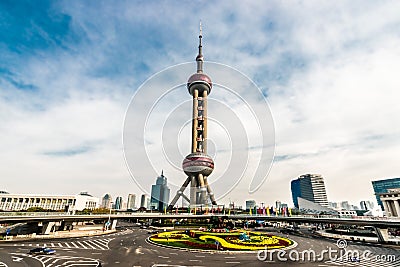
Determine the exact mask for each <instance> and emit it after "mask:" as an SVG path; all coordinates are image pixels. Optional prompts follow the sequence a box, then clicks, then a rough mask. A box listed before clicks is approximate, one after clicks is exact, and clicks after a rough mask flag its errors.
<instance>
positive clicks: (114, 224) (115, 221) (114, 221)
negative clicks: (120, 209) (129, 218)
mask: <svg viewBox="0 0 400 267" xmlns="http://www.w3.org/2000/svg"><path fill="white" fill-rule="evenodd" d="M116 226H117V219H113V220H112V223H111V228H110V229H111V230H115V227H116Z"/></svg>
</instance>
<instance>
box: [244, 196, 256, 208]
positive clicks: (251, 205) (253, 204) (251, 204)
mask: <svg viewBox="0 0 400 267" xmlns="http://www.w3.org/2000/svg"><path fill="white" fill-rule="evenodd" d="M255 207H256V201H255V200H252V199H251V200H246V210H252V209H254V208H255Z"/></svg>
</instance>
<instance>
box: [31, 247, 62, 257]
mask: <svg viewBox="0 0 400 267" xmlns="http://www.w3.org/2000/svg"><path fill="white" fill-rule="evenodd" d="M54 253H56V251H55V250H54V249H51V248H33V249H31V250H30V251H29V254H33V255H37V254H45V255H51V254H54Z"/></svg>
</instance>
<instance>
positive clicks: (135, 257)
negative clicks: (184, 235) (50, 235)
mask: <svg viewBox="0 0 400 267" xmlns="http://www.w3.org/2000/svg"><path fill="white" fill-rule="evenodd" d="M148 236H149V234H148V233H147V230H146V229H138V228H126V229H123V230H121V231H119V232H117V233H114V234H110V235H105V236H96V237H83V238H82V237H81V238H68V239H52V240H40V242H37V241H23V242H13V243H8V242H7V243H1V244H0V267H2V266H5V267H6V266H8V267H20V266H24V267H26V266H29V267H57V266H59V267H64V266H82V267H84V266H88V267H89V266H93V267H94V266H99V264H100V263H101V264H102V265H101V266H110V267H111V266H112V267H114V266H121V267H125V266H126V267H133V266H154V267H156V266H249V267H250V266H266V265H269V266H284V265H285V266H287V265H291V266H297V265H299V264H301V266H304V267H307V266H319V267H326V266H363V267H369V266H371V267H375V266H376V267H378V266H379V267H386V266H387V267H389V266H390V267H396V266H399V267H400V253H399V251H398V250H396V249H392V248H386V247H382V246H377V245H368V244H358V243H351V244H347V245H348V246H347V247H346V249H347V250H348V251H358V252H361V253H360V255H359V256H358V257H348V256H345V257H340V253H341V251H343V250H339V249H338V247H337V244H336V241H334V240H327V239H322V238H316V237H310V236H299V235H289V236H288V237H289V238H291V239H293V240H295V241H296V242H297V243H298V246H297V247H295V248H294V249H293V250H291V251H287V252H285V253H286V254H285V255H283V254H282V255H280V258H279V257H278V253H275V254H272V256H271V254H266V255H267V257H266V261H261V260H259V259H258V256H259V257H263V256H265V254H262V253H261V254H260V255H258V254H257V253H217V252H212V253H209V252H190V251H186V250H178V249H171V248H164V247H159V246H155V245H152V244H149V243H148V242H147V241H146V238H147V237H148ZM285 236H286V235H285ZM40 246H47V247H50V248H53V249H55V250H56V251H57V252H56V254H55V255H36V256H33V255H29V254H27V252H28V251H29V250H30V249H31V248H33V247H40ZM329 248H330V250H331V251H334V250H336V251H337V252H336V253H333V254H332V255H333V256H334V257H336V258H332V255H331V257H329V255H328V253H327V252H328V251H329ZM311 250H312V251H315V252H316V255H315V258H312V257H311V258H312V259H311V260H308V258H305V260H302V259H301V257H300V256H301V255H302V253H303V252H304V251H311ZM324 250H326V252H323V251H324ZM362 252H368V253H367V254H368V255H367V254H366V255H365V256H364V257H363V256H362ZM321 253H322V254H323V257H321V256H320V255H321ZM305 255H308V254H305ZM352 255H353V254H352ZM382 255H383V256H382ZM391 255H393V256H391ZM377 256H380V258H379V260H378V259H377ZM389 256H391V258H389ZM270 257H271V258H270ZM384 257H386V258H384ZM393 257H394V259H393ZM383 258H384V259H383ZM270 259H271V260H272V262H271V261H270Z"/></svg>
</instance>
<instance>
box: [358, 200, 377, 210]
mask: <svg viewBox="0 0 400 267" xmlns="http://www.w3.org/2000/svg"><path fill="white" fill-rule="evenodd" d="M360 208H361V209H362V210H373V209H374V203H373V202H372V201H369V200H366V201H365V200H362V201H360Z"/></svg>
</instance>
